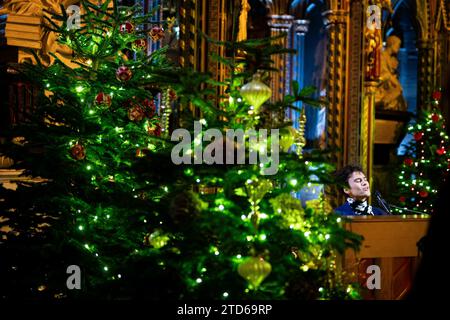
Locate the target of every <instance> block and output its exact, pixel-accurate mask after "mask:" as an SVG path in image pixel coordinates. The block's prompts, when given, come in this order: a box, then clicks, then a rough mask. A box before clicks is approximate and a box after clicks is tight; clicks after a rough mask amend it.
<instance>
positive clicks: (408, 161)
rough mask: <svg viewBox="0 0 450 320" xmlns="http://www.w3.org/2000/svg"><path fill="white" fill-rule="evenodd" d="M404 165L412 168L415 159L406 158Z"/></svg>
mask: <svg viewBox="0 0 450 320" xmlns="http://www.w3.org/2000/svg"><path fill="white" fill-rule="evenodd" d="M403 163H404V164H405V165H407V166H408V167H410V166H412V164H413V159H411V158H406V159H405V161H403Z"/></svg>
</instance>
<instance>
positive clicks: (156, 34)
mask: <svg viewBox="0 0 450 320" xmlns="http://www.w3.org/2000/svg"><path fill="white" fill-rule="evenodd" d="M148 35H149V36H150V38H151V39H152V40H153V41H155V42H156V41H159V40H161V39H162V38H164V29H163V28H161V27H153V28H151V30H150V32H149V33H148Z"/></svg>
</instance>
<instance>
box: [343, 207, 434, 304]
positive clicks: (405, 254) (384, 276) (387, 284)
mask: <svg viewBox="0 0 450 320" xmlns="http://www.w3.org/2000/svg"><path fill="white" fill-rule="evenodd" d="M346 218H348V219H347V221H346V223H345V228H346V229H347V230H350V231H352V232H354V233H357V234H359V235H362V236H363V237H364V240H363V242H362V245H361V248H360V251H359V252H355V251H354V250H351V249H349V250H347V251H346V252H345V254H344V256H343V260H342V263H343V269H344V271H346V272H353V273H355V274H358V275H359V281H360V283H361V284H362V285H363V287H365V288H366V290H367V291H366V294H365V295H364V298H365V299H377V300H398V299H402V298H404V297H405V295H406V293H407V292H408V291H409V290H410V288H411V285H412V282H413V280H414V273H415V269H416V265H417V262H418V259H417V258H418V256H419V248H418V246H417V243H418V242H419V240H420V239H422V237H424V236H425V235H426V233H427V230H428V223H429V216H428V215H401V216H400V215H397V216H348V217H346ZM371 264H375V265H378V266H379V267H380V270H381V289H373V290H368V289H367V287H366V285H365V283H366V282H365V280H366V278H367V277H368V276H370V275H371V273H369V274H366V268H367V266H369V265H371ZM361 274H363V275H365V276H366V277H365V278H364V277H362V276H361Z"/></svg>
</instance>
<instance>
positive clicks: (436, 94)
mask: <svg viewBox="0 0 450 320" xmlns="http://www.w3.org/2000/svg"><path fill="white" fill-rule="evenodd" d="M432 97H433V99H434V100H441V97H442V93H441V92H440V91H435V92H433V96H432Z"/></svg>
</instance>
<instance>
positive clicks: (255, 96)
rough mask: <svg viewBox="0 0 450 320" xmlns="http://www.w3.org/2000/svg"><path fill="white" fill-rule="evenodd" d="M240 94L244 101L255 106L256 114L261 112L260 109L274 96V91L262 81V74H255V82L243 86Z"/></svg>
mask: <svg viewBox="0 0 450 320" xmlns="http://www.w3.org/2000/svg"><path fill="white" fill-rule="evenodd" d="M240 93H241V95H242V98H244V100H245V101H246V102H247V103H248V104H250V105H252V106H253V108H254V111H255V113H256V114H257V113H258V112H259V107H261V105H262V104H263V103H264V102H266V101H267V100H268V99H269V98H270V96H271V95H272V90H271V89H270V88H269V87H268V86H267V85H266V84H264V82H262V81H261V74H260V73H255V74H254V75H253V80H252V81H250V82H249V83H247V84H245V85H244V86H242V88H241V90H240Z"/></svg>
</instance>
